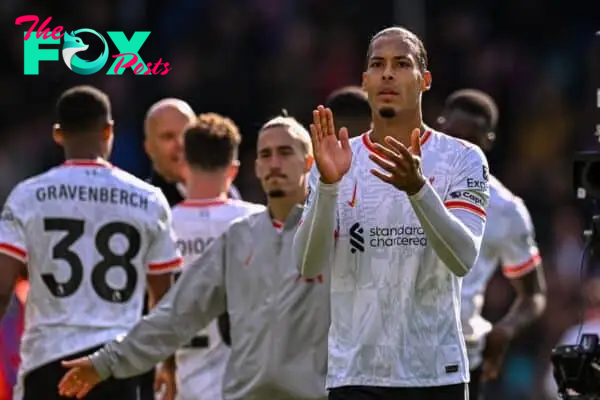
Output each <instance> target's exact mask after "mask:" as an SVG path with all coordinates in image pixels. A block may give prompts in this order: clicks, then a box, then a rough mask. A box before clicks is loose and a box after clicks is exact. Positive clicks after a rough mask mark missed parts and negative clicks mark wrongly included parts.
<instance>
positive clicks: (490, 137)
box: [483, 132, 496, 151]
mask: <svg viewBox="0 0 600 400" xmlns="http://www.w3.org/2000/svg"><path fill="white" fill-rule="evenodd" d="M495 141H496V133H494V132H488V133H486V134H485V140H484V141H483V150H484V151H490V150H491V149H492V147H493V145H494V142H495Z"/></svg>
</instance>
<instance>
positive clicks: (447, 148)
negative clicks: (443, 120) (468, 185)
mask: <svg viewBox="0 0 600 400" xmlns="http://www.w3.org/2000/svg"><path fill="white" fill-rule="evenodd" d="M427 142H431V145H430V146H431V150H434V151H436V152H438V151H441V152H444V153H446V152H448V153H454V154H456V155H459V156H462V157H467V158H473V159H481V160H483V161H485V160H487V159H486V156H485V154H484V153H483V150H481V148H480V147H479V146H477V145H476V144H473V143H471V142H468V141H466V140H463V139H459V138H456V137H454V136H450V135H448V134H446V133H444V132H442V131H438V130H435V129H429V130H428V131H427V132H426V133H425V135H424V137H423V139H422V144H426V143H427ZM485 162H487V161H485Z"/></svg>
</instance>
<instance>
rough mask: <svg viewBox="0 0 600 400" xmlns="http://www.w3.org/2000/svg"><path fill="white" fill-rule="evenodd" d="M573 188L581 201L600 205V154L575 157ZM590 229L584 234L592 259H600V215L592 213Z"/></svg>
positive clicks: (590, 152)
mask: <svg viewBox="0 0 600 400" xmlns="http://www.w3.org/2000/svg"><path fill="white" fill-rule="evenodd" d="M573 188H574V189H575V193H576V196H577V198H578V199H579V200H591V202H590V203H591V204H593V205H595V206H598V204H600V152H598V151H582V152H579V153H577V154H576V155H575V159H574V162H573ZM592 212H593V213H594V215H593V216H592V221H591V226H590V229H589V230H587V231H585V232H584V235H585V236H586V238H587V240H588V241H589V245H590V253H591V255H592V258H598V257H600V215H598V214H596V212H597V209H594V210H593V211H592Z"/></svg>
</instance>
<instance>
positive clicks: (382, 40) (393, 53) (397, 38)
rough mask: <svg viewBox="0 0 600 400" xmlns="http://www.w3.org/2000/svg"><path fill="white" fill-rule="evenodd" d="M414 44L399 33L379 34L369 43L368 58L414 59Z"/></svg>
mask: <svg viewBox="0 0 600 400" xmlns="http://www.w3.org/2000/svg"><path fill="white" fill-rule="evenodd" d="M416 51H417V49H416V46H415V45H414V44H412V43H411V42H410V40H409V39H408V38H406V37H405V36H402V35H400V34H390V35H385V36H381V37H379V38H377V39H375V40H374V41H373V43H372V44H371V54H370V56H369V59H370V60H373V59H394V58H408V59H410V60H412V61H413V62H415V61H416Z"/></svg>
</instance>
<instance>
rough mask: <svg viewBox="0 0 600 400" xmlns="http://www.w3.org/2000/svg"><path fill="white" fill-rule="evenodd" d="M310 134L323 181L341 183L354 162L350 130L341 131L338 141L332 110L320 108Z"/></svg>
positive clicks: (314, 113)
mask: <svg viewBox="0 0 600 400" xmlns="http://www.w3.org/2000/svg"><path fill="white" fill-rule="evenodd" d="M310 134H311V137H312V145H313V152H314V154H315V162H316V163H317V169H318V170H319V174H320V175H321V181H323V182H324V183H336V182H339V181H340V180H341V179H342V178H343V177H344V175H346V172H348V170H349V169H350V162H351V161H352V150H351V149H350V143H349V142H348V130H347V129H346V128H342V129H340V132H339V140H338V137H336V135H335V126H334V123H333V114H332V112H331V110H330V109H329V108H324V107H323V106H319V107H317V109H316V110H314V111H313V123H312V124H310Z"/></svg>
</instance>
